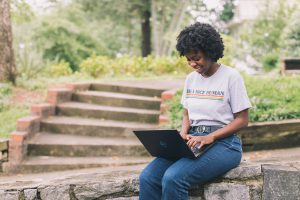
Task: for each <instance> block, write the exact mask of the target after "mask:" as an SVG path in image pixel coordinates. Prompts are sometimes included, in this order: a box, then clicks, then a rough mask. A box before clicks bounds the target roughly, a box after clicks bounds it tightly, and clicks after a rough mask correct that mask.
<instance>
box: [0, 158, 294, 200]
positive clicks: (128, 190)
mask: <svg viewBox="0 0 300 200" xmlns="http://www.w3.org/2000/svg"><path fill="white" fill-rule="evenodd" d="M286 165H287V166H281V165H280V167H278V166H277V165H264V164H259V163H250V162H243V163H241V165H240V166H239V167H237V168H235V169H232V170H231V171H230V172H228V173H226V174H225V175H224V176H223V177H222V178H219V179H216V180H214V181H212V182H210V183H207V184H205V185H204V186H201V185H196V186H194V187H192V188H191V190H190V193H189V194H190V199H202V200H214V199H218V198H220V197H222V199H224V200H240V199H243V200H261V199H262V195H265V196H266V197H268V196H267V195H269V193H267V191H266V189H265V188H266V187H265V185H266V184H270V183H273V182H270V181H273V180H275V181H276V179H273V177H274V176H280V177H281V176H282V174H281V173H282V172H283V173H290V172H291V171H286V170H287V169H288V170H291V169H293V170H292V172H293V173H295V174H293V177H296V178H294V179H293V180H296V181H297V180H298V179H297V177H299V174H300V171H299V169H297V168H296V167H299V166H300V163H292V164H286ZM144 167H145V165H137V166H131V167H128V166H127V167H112V168H104V169H93V171H88V172H84V173H82V171H80V170H78V171H74V172H72V171H68V172H60V175H58V176H56V177H59V178H54V179H50V180H46V179H44V180H43V176H45V175H38V174H37V175H34V176H35V177H30V175H26V176H28V178H26V177H25V175H24V177H19V179H22V180H17V178H18V177H15V178H12V177H7V179H6V180H3V177H0V199H22V200H23V199H25V200H27V199H34V198H37V197H38V196H39V197H40V199H41V200H44V199H46V200H52V199H53V200H54V199H55V200H56V199H61V200H69V199H75V198H77V199H78V200H81V199H82V200H85V199H96V198H97V199H115V200H129V199H132V200H134V199H138V191H139V188H138V187H139V186H138V176H139V174H140V172H141V170H142V169H143V168H144ZM262 168H263V170H261V169H262ZM100 170H101V171H100ZM270 170H271V171H270ZM278 170H279V172H280V173H277V172H278ZM271 172H272V173H271ZM67 173H69V174H67ZM70 173H71V174H70ZM32 176H33V175H32ZM263 177H264V178H263ZM267 177H269V178H267ZM275 178H276V177H275ZM13 179H15V180H16V181H13ZM286 181H288V179H286ZM299 183H300V181H299V182H294V181H292V182H289V183H288V185H290V184H295V185H296V187H295V186H294V187H292V188H293V190H294V194H295V192H299V191H297V184H299ZM263 184H264V190H263ZM278 188H279V187H278ZM298 189H299V188H298ZM273 191H275V190H273ZM282 192H284V191H281V190H278V191H277V193H274V194H273V193H272V195H273V196H272V199H276V196H274V195H277V196H278V195H281V193H282ZM220 195H221V196H220Z"/></svg>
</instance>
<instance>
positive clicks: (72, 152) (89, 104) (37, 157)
mask: <svg viewBox="0 0 300 200" xmlns="http://www.w3.org/2000/svg"><path fill="white" fill-rule="evenodd" d="M163 91H164V90H163V89H157V88H156V89H155V88H144V87H143V88H142V87H138V86H132V85H131V86H124V85H111V84H106V83H92V84H90V86H89V87H88V88H86V89H85V90H75V91H73V92H72V94H71V98H70V100H69V101H64V102H60V103H58V104H56V105H55V114H54V115H52V116H49V117H46V118H42V119H41V120H40V128H39V131H38V132H37V133H34V134H33V136H32V137H31V138H30V139H28V141H27V152H26V156H25V159H24V160H23V161H22V162H21V165H19V171H20V172H22V173H34V172H45V171H54V170H68V169H79V168H91V167H106V166H121V165H136V164H143V163H147V162H149V161H150V160H151V159H152V158H151V157H150V156H149V154H148V153H147V152H146V150H145V149H144V147H143V146H142V144H141V143H140V142H139V140H138V139H137V138H136V137H135V135H134V134H133V132H132V130H133V129H157V128H159V127H158V121H159V115H160V104H161V99H160V95H161V93H162V92H163Z"/></svg>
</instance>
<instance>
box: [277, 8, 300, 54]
mask: <svg viewBox="0 0 300 200" xmlns="http://www.w3.org/2000/svg"><path fill="white" fill-rule="evenodd" d="M299 19H300V8H299V9H298V10H297V11H295V13H294V14H293V16H292V18H291V20H290V23H289V24H288V26H287V27H286V28H285V30H284V31H283V35H282V39H281V40H282V41H283V44H282V46H281V47H282V49H283V55H284V56H286V57H300V22H299Z"/></svg>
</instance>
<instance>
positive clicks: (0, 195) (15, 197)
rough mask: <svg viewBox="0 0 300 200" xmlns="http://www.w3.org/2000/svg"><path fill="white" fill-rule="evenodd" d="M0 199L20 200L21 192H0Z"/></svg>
mask: <svg viewBox="0 0 300 200" xmlns="http://www.w3.org/2000/svg"><path fill="white" fill-rule="evenodd" d="M0 199H1V200H19V192H18V191H4V190H0Z"/></svg>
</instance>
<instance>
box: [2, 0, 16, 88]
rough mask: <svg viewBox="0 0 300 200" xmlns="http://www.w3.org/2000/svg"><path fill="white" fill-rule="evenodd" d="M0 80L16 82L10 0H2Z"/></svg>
mask: <svg viewBox="0 0 300 200" xmlns="http://www.w3.org/2000/svg"><path fill="white" fill-rule="evenodd" d="M0 20H1V21H0V82H4V81H10V82H12V83H13V84H15V83H16V63H15V56H14V51H13V47H12V45H13V44H12V28H11V19H10V5H9V0H0Z"/></svg>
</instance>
